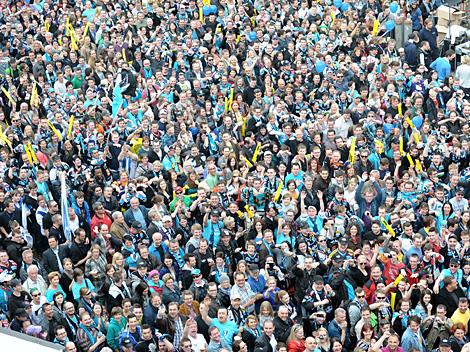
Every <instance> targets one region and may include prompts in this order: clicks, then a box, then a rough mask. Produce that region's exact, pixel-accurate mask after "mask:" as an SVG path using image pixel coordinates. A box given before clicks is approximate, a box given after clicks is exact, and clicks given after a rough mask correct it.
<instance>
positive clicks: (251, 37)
mask: <svg viewBox="0 0 470 352" xmlns="http://www.w3.org/2000/svg"><path fill="white" fill-rule="evenodd" d="M256 38H257V35H256V32H250V33H249V34H248V40H249V41H250V42H254V41H255V40H256Z"/></svg>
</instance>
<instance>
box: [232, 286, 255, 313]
mask: <svg viewBox="0 0 470 352" xmlns="http://www.w3.org/2000/svg"><path fill="white" fill-rule="evenodd" d="M234 294H239V295H240V297H241V306H242V307H245V305H246V303H247V302H248V300H249V299H250V298H252V297H254V296H255V295H256V294H255V293H254V292H253V290H252V289H251V286H250V284H249V283H248V282H245V286H244V287H243V288H240V287H238V286H237V285H233V286H232V290H231V291H230V298H232V297H233V296H234ZM254 310H255V305H254V304H252V305H250V306H248V307H245V311H246V312H247V313H248V314H251V313H253V312H254Z"/></svg>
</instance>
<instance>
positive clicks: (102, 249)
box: [85, 234, 107, 294]
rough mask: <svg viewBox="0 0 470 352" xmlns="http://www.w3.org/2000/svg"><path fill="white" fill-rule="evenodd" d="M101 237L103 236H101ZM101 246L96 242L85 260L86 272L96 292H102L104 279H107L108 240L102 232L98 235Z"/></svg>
mask: <svg viewBox="0 0 470 352" xmlns="http://www.w3.org/2000/svg"><path fill="white" fill-rule="evenodd" d="M100 237H101V238H100ZM98 238H99V239H100V241H101V246H100V245H97V244H94V245H93V246H91V249H90V252H91V257H90V258H89V259H88V260H87V261H86V262H85V274H86V276H87V277H89V278H90V281H91V282H92V283H93V286H94V287H95V289H96V292H98V293H100V294H103V293H102V288H103V284H104V281H105V279H106V264H107V260H106V255H105V253H106V242H105V240H104V239H103V238H102V236H101V234H99V235H98Z"/></svg>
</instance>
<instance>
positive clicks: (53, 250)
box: [42, 236, 69, 273]
mask: <svg viewBox="0 0 470 352" xmlns="http://www.w3.org/2000/svg"><path fill="white" fill-rule="evenodd" d="M47 242H48V243H49V249H47V250H46V251H45V252H44V253H43V254H42V265H43V266H44V270H46V272H48V273H50V272H51V271H58V272H60V273H63V272H64V268H63V266H62V261H63V260H64V259H65V258H68V257H69V247H68V246H67V245H60V246H59V240H58V239H57V238H56V237H53V236H51V237H49V238H48V240H47Z"/></svg>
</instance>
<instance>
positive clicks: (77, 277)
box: [72, 268, 96, 303]
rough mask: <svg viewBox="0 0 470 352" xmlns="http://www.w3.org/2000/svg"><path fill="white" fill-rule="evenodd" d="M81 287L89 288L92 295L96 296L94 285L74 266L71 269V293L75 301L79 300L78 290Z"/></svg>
mask: <svg viewBox="0 0 470 352" xmlns="http://www.w3.org/2000/svg"><path fill="white" fill-rule="evenodd" d="M82 288H88V289H90V291H91V292H92V295H93V297H96V290H95V286H93V284H92V283H91V281H90V280H89V279H85V276H84V275H83V271H82V269H79V268H76V269H75V270H74V271H73V282H72V295H73V299H74V300H75V301H77V303H78V302H79V301H80V290H81V289H82Z"/></svg>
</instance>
